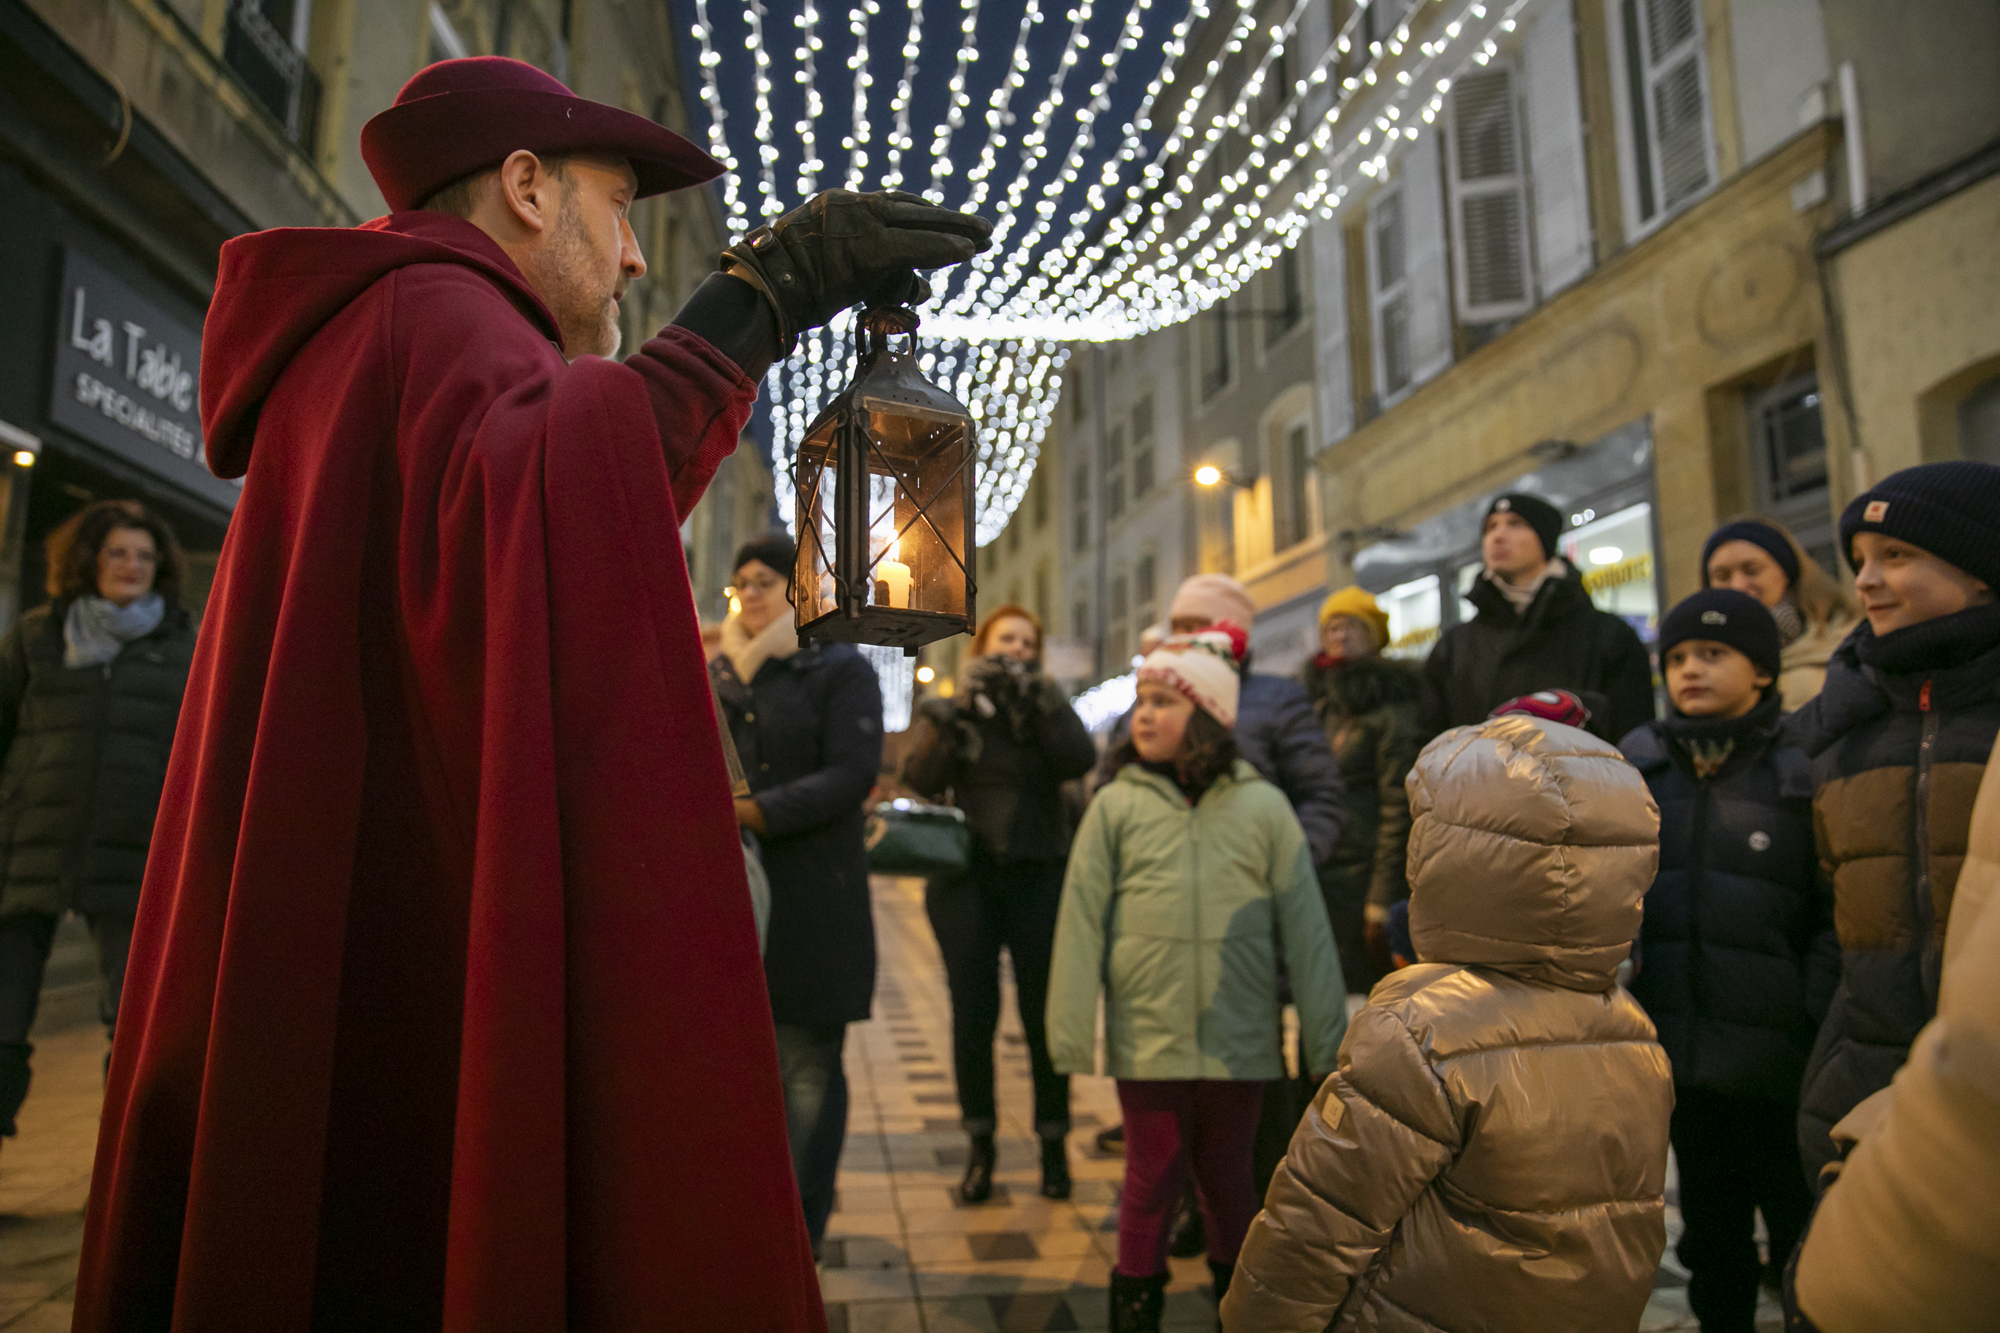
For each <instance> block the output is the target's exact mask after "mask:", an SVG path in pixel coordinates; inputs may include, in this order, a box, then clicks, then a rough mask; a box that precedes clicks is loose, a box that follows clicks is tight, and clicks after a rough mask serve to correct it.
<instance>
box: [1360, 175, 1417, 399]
mask: <svg viewBox="0 0 2000 1333" xmlns="http://www.w3.org/2000/svg"><path fill="white" fill-rule="evenodd" d="M1407 248H1408V247H1407V245H1406V244H1405V228H1404V225H1403V191H1402V190H1401V189H1400V188H1398V189H1395V190H1391V191H1388V192H1386V193H1384V194H1380V195H1377V196H1376V197H1375V200H1374V202H1372V203H1371V204H1369V206H1368V273H1369V278H1370V281H1372V282H1373V283H1374V285H1375V290H1374V292H1373V293H1371V295H1372V296H1373V298H1374V302H1373V303H1374V307H1375V392H1376V395H1377V396H1378V397H1381V398H1388V397H1391V396H1392V395H1394V394H1398V393H1401V392H1402V391H1403V390H1405V389H1407V388H1409V387H1410V381H1411V378H1412V376H1411V369H1410V367H1411V359H1410V284H1409V265H1408V260H1407V256H1406V253H1405V252H1406V250H1407Z"/></svg>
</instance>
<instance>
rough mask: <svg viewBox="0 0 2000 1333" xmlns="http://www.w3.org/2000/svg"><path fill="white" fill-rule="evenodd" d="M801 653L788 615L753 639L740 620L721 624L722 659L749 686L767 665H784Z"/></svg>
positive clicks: (769, 625) (777, 620) (740, 618)
mask: <svg viewBox="0 0 2000 1333" xmlns="http://www.w3.org/2000/svg"><path fill="white" fill-rule="evenodd" d="M798 650H799V631H798V627H797V626H795V625H794V624H793V623H792V618H791V616H789V615H781V616H779V617H778V618H777V619H776V620H773V621H772V622H771V623H770V624H768V625H766V626H764V628H763V630H762V631H761V632H759V633H757V634H755V635H752V634H751V633H750V631H749V630H747V629H745V628H744V626H743V618H742V617H741V616H735V615H733V616H731V617H729V619H727V620H725V621H723V622H722V655H723V656H724V657H726V658H728V659H729V665H730V666H731V667H733V668H734V669H735V671H736V679H738V680H740V681H742V682H743V683H744V684H745V685H748V684H749V683H750V682H751V681H753V680H755V679H756V678H757V672H758V671H759V670H760V669H761V668H762V667H763V665H764V663H766V662H772V661H780V662H781V661H783V660H784V659H785V658H787V657H790V656H791V655H792V654H793V653H795V652H797V651H798Z"/></svg>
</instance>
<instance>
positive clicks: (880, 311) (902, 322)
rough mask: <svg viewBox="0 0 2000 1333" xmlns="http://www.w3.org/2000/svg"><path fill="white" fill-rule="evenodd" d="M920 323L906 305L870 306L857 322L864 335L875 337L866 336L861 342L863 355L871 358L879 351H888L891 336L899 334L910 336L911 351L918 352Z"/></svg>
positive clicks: (914, 312)
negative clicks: (918, 326) (918, 327)
mask: <svg viewBox="0 0 2000 1333" xmlns="http://www.w3.org/2000/svg"><path fill="white" fill-rule="evenodd" d="M920 322H921V321H920V320H919V319H918V318H917V312H916V311H914V310H912V309H910V308H909V307H908V306H906V305H875V306H869V307H868V308H867V309H865V310H863V311H862V312H861V318H860V320H858V321H857V326H858V327H859V329H860V330H861V332H862V333H863V334H864V335H867V334H872V335H874V336H873V337H872V338H869V337H865V336H864V337H863V338H862V339H861V340H860V341H861V348H860V350H861V353H862V355H863V356H870V355H873V354H874V353H876V352H878V351H887V350H888V349H889V337H890V335H891V334H897V333H904V334H908V335H909V338H910V348H909V350H910V352H911V353H914V352H915V351H916V350H917V325H918V324H919V323H920Z"/></svg>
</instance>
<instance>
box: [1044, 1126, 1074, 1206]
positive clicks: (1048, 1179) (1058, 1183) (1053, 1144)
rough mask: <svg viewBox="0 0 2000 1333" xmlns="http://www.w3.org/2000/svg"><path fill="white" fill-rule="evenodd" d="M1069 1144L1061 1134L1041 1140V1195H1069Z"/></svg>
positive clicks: (1064, 1197)
mask: <svg viewBox="0 0 2000 1333" xmlns="http://www.w3.org/2000/svg"><path fill="white" fill-rule="evenodd" d="M1069 1185H1070V1181H1069V1144H1068V1142H1067V1141H1066V1140H1064V1139H1063V1137H1062V1136H1061V1135H1057V1136H1056V1137H1054V1138H1047V1139H1043V1140H1042V1197H1043V1198H1044V1199H1067V1198H1068V1197H1069Z"/></svg>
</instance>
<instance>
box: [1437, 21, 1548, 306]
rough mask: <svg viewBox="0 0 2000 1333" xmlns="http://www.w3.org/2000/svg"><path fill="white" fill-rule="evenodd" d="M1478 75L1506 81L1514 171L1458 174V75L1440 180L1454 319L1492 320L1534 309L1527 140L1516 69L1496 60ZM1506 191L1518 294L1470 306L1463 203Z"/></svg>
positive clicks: (1532, 240)
mask: <svg viewBox="0 0 2000 1333" xmlns="http://www.w3.org/2000/svg"><path fill="white" fill-rule="evenodd" d="M1478 74H1479V75H1499V76H1501V77H1503V78H1505V79H1506V80H1507V108H1508V116H1509V120H1508V125H1509V128H1510V129H1511V130H1512V132H1513V137H1514V170H1513V173H1512V174H1511V175H1507V176H1489V177H1482V178H1481V179H1478V180H1471V181H1468V180H1465V179H1463V178H1462V177H1461V176H1460V174H1459V173H1460V170H1461V168H1462V163H1461V162H1460V160H1459V119H1458V98H1459V95H1460V89H1461V88H1462V87H1463V86H1464V81H1465V78H1466V77H1472V76H1469V75H1468V76H1462V77H1461V78H1460V79H1459V81H1458V84H1457V86H1454V87H1453V89H1452V92H1451V109H1450V114H1448V115H1447V116H1446V117H1445V121H1446V129H1445V146H1444V148H1445V154H1444V156H1445V173H1446V177H1445V178H1446V185H1447V188H1448V196H1447V197H1448V198H1449V200H1450V207H1451V257H1452V299H1453V302H1454V303H1455V304H1456V305H1457V307H1458V318H1459V321H1460V322H1461V323H1464V324H1493V323H1497V322H1499V321H1501V320H1507V319H1519V318H1520V317H1521V316H1522V315H1525V314H1527V313H1528V312H1529V311H1530V310H1533V309H1534V308H1535V264H1534V243H1535V242H1534V232H1533V223H1532V221H1531V201H1530V200H1529V198H1528V172H1527V157H1528V144H1527V139H1526V136H1525V135H1523V133H1522V121H1523V119H1524V116H1523V110H1522V106H1521V96H1520V89H1521V75H1520V71H1519V70H1518V69H1516V68H1515V67H1514V65H1513V64H1512V63H1511V62H1508V61H1500V60H1495V61H1493V62H1491V63H1490V64H1488V65H1487V66H1486V67H1485V68H1484V69H1482V70H1479V71H1478ZM1509 195H1511V196H1512V197H1513V198H1514V200H1515V202H1516V208H1515V217H1516V218H1517V219H1518V221H1519V224H1520V234H1519V237H1518V245H1517V252H1518V253H1519V255H1520V262H1521V274H1520V276H1521V296H1520V297H1519V298H1518V299H1516V300H1511V301H1488V302H1485V303H1483V304H1475V303H1474V302H1473V299H1472V265H1471V262H1470V260H1471V257H1470V255H1469V254H1468V253H1467V250H1466V243H1467V228H1466V222H1465V205H1466V203H1467V202H1468V201H1470V200H1475V199H1487V198H1494V197H1500V196H1509Z"/></svg>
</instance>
